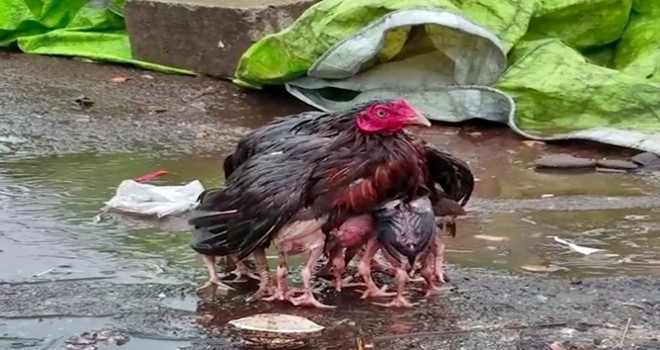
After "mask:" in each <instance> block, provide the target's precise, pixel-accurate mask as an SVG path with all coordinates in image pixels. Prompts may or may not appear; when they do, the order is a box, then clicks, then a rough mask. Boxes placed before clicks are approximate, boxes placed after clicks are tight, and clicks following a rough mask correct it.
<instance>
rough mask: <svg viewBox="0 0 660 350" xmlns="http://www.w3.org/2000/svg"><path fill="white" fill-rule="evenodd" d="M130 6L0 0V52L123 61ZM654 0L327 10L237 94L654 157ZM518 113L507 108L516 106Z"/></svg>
mask: <svg viewBox="0 0 660 350" xmlns="http://www.w3.org/2000/svg"><path fill="white" fill-rule="evenodd" d="M124 1H125V0H93V1H84V0H0V47H18V48H19V49H20V50H22V51H24V52H27V53H34V54H52V55H66V56H78V57H86V58H90V59H95V60H102V61H111V62H119V63H128V64H134V65H137V66H140V67H143V68H146V69H154V70H160V71H167V72H173V73H189V72H187V71H183V70H177V69H172V68H168V67H163V66H159V65H155V64H150V63H147V62H141V61H139V60H135V59H133V58H132V57H131V53H130V47H129V41H128V38H127V36H126V32H125V27H124V21H123V16H122V7H123V3H124ZM659 70H660V1H658V0H359V1H352V0H343V1H342V0H324V1H321V2H319V3H317V4H316V5H314V6H313V7H311V8H310V9H309V10H308V11H306V12H305V13H304V14H303V15H302V16H301V17H300V18H299V19H298V20H297V21H296V22H295V23H294V24H293V25H291V26H290V27H289V28H287V29H285V30H283V31H282V32H280V33H277V34H274V35H269V36H267V37H265V38H263V39H262V40H260V41H259V42H257V43H255V44H254V45H253V46H252V47H251V48H250V49H249V50H248V51H247V52H246V53H245V54H244V56H243V57H242V59H241V61H240V64H239V67H238V69H237V72H236V80H235V82H236V83H237V84H240V85H243V86H250V87H254V88H259V87H260V86H263V85H267V84H284V85H285V87H286V88H287V90H288V91H289V92H291V93H292V94H293V95H294V96H296V97H298V98H300V99H301V100H303V101H305V102H307V103H309V104H310V105H313V106H316V107H318V108H320V109H325V110H332V109H337V108H343V107H345V106H347V105H350V104H352V103H355V102H358V101H361V100H364V99H370V98H378V97H393V96H400V95H404V96H406V97H408V98H410V99H411V100H412V101H413V102H414V104H415V105H416V106H419V108H420V109H421V110H422V111H423V112H424V113H425V114H427V115H428V116H429V117H430V118H432V119H436V120H444V121H451V122H457V121H462V120H466V119H472V118H484V119H489V120H494V121H498V122H501V123H505V124H507V125H509V126H510V127H511V128H512V129H513V130H515V131H517V132H518V133H520V134H523V135H525V136H527V137H531V138H536V139H541V140H552V139H565V138H579V139H591V140H596V141H600V142H605V143H610V144H615V145H621V146H626V147H632V148H637V149H641V150H646V151H651V152H656V153H660V117H659V115H660V74H659V73H660V72H659ZM514 101H515V103H514Z"/></svg>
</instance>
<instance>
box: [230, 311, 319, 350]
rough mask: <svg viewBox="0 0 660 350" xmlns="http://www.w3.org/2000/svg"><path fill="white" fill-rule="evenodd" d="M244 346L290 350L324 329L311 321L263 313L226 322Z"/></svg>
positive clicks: (285, 315)
mask: <svg viewBox="0 0 660 350" xmlns="http://www.w3.org/2000/svg"><path fill="white" fill-rule="evenodd" d="M228 324H229V325H230V326H232V327H233V329H234V331H235V332H236V333H238V334H239V335H240V336H241V337H242V338H243V340H244V342H245V344H246V345H251V346H259V347H260V348H262V349H263V348H266V349H274V348H277V349H291V348H297V347H300V346H303V345H304V344H305V343H306V342H307V341H308V340H310V339H312V338H315V337H317V336H319V335H320V334H321V332H322V331H323V330H324V329H325V327H323V326H321V325H319V324H316V323H314V322H312V321H311V320H309V319H307V318H305V317H301V316H296V315H287V314H277V313H263V314H257V315H252V316H248V317H243V318H239V319H236V320H231V321H229V322H228Z"/></svg>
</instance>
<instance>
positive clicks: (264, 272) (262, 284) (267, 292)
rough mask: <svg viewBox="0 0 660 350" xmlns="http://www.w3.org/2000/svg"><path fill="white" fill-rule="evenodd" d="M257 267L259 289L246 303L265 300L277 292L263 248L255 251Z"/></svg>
mask: <svg viewBox="0 0 660 350" xmlns="http://www.w3.org/2000/svg"><path fill="white" fill-rule="evenodd" d="M253 255H254V260H255V267H256V270H257V272H258V273H259V277H260V279H259V289H257V291H256V292H254V294H252V295H251V296H249V297H248V298H247V299H246V300H245V301H247V302H253V301H256V300H263V299H264V298H266V297H268V296H271V295H272V294H274V293H275V292H276V289H275V287H274V286H273V285H272V282H271V279H270V271H269V270H268V259H266V252H265V251H264V249H263V248H259V249H257V250H255V251H254V253H253Z"/></svg>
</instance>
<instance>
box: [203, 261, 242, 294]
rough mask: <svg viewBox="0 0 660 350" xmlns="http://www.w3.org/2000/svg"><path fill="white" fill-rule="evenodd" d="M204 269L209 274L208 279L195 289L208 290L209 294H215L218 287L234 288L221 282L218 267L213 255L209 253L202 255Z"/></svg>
mask: <svg viewBox="0 0 660 350" xmlns="http://www.w3.org/2000/svg"><path fill="white" fill-rule="evenodd" d="M202 259H204V265H206V271H207V272H208V275H209V280H208V281H207V282H206V283H204V285H202V286H201V287H199V289H197V291H204V290H208V291H209V293H210V294H211V295H215V292H216V290H217V289H218V287H219V288H221V289H226V290H233V289H234V288H232V287H230V286H228V285H226V284H224V283H222V282H221V281H220V278H219V277H218V268H217V266H216V262H215V257H214V256H210V255H202Z"/></svg>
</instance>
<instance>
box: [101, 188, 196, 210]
mask: <svg viewBox="0 0 660 350" xmlns="http://www.w3.org/2000/svg"><path fill="white" fill-rule="evenodd" d="M203 191H204V186H203V185H202V183H201V182H199V180H195V181H192V182H190V183H188V184H186V185H180V186H155V185H150V184H144V183H139V182H137V181H134V180H124V181H122V183H121V184H119V187H117V191H116V193H115V196H114V197H112V198H111V199H110V200H109V201H107V202H106V203H105V204H106V205H107V207H108V208H109V209H113V210H116V211H119V212H122V213H129V214H137V215H146V216H156V217H158V218H163V217H165V216H171V215H177V214H182V213H185V212H187V211H189V210H190V209H192V208H193V207H194V206H195V205H196V203H197V198H198V197H199V195H200V194H201V193H202V192H203Z"/></svg>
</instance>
